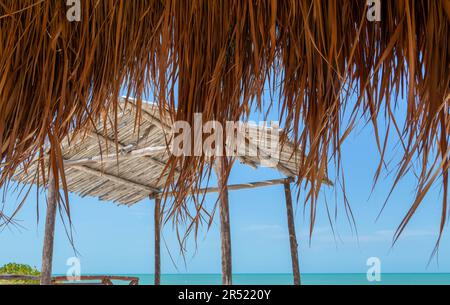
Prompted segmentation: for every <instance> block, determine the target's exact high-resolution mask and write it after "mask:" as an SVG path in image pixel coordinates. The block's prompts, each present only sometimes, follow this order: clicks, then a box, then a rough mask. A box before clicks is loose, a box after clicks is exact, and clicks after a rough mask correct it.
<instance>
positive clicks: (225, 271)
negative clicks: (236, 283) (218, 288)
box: [216, 157, 233, 285]
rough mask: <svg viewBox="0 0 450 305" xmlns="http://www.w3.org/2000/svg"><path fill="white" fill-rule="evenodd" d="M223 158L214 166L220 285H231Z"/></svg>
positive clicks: (226, 192)
mask: <svg viewBox="0 0 450 305" xmlns="http://www.w3.org/2000/svg"><path fill="white" fill-rule="evenodd" d="M225 162H226V159H225V157H219V158H218V159H217V164H216V174H217V181H218V185H219V207H220V239H221V253H222V284H223V285H232V283H233V279H232V275H233V272H232V257H231V233H230V208H229V202H228V188H227V184H226V181H225V179H224V177H225V170H226V164H225Z"/></svg>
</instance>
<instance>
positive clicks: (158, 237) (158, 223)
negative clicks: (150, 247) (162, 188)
mask: <svg viewBox="0 0 450 305" xmlns="http://www.w3.org/2000/svg"><path fill="white" fill-rule="evenodd" d="M160 284H161V199H160V198H155V285H160Z"/></svg>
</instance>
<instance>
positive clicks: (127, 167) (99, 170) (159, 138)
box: [15, 99, 299, 205]
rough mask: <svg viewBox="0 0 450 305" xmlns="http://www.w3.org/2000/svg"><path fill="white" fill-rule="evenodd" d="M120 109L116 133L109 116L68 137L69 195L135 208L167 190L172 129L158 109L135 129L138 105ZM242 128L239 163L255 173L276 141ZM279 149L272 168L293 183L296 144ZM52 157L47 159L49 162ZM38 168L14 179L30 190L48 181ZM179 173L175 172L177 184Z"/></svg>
mask: <svg viewBox="0 0 450 305" xmlns="http://www.w3.org/2000/svg"><path fill="white" fill-rule="evenodd" d="M118 106H119V111H118V112H117V122H116V126H117V127H118V128H117V133H116V131H115V129H114V128H113V127H112V125H113V123H112V122H113V120H114V116H115V113H114V112H112V111H111V112H110V113H109V115H108V116H107V117H106V119H104V120H99V121H98V122H97V123H96V124H94V125H93V126H90V127H88V128H86V129H85V130H81V131H79V132H78V133H77V134H75V135H73V134H69V135H68V136H67V137H66V138H65V139H63V141H62V151H61V152H62V157H63V159H64V167H65V179H66V183H67V190H68V191H69V192H73V193H76V194H78V195H80V196H83V197H84V196H92V197H97V198H99V199H100V200H105V201H112V202H116V203H119V204H124V205H131V204H134V203H137V202H139V201H141V200H143V199H146V198H149V197H154V196H156V195H161V193H162V191H163V190H164V188H165V184H166V183H167V176H168V171H167V170H165V169H166V167H167V166H169V164H168V160H169V158H170V151H169V150H168V148H167V147H168V146H170V140H171V135H172V129H171V128H172V127H171V126H172V123H171V121H170V116H169V114H168V112H163V113H161V112H160V111H159V107H158V106H157V105H156V104H151V103H143V104H142V112H141V114H142V119H141V120H140V121H139V122H140V123H139V125H138V126H136V120H135V118H136V115H137V106H136V104H135V102H134V101H131V100H127V101H125V99H122V100H121V101H120V102H119V103H118ZM243 128H245V129H246V130H247V132H246V134H245V135H246V139H247V140H248V141H242V143H240V145H241V146H246V147H247V148H248V149H247V154H243V155H240V156H239V159H240V160H241V162H242V163H244V164H246V165H249V166H252V167H255V168H256V167H258V166H260V165H261V162H264V160H265V159H267V158H268V153H267V152H265V149H266V148H265V147H264V146H263V145H262V144H263V143H264V139H262V137H261V135H264V136H266V137H267V138H268V137H271V136H273V135H272V134H270V133H261V129H262V128H268V127H263V126H253V125H249V124H245V126H244V127H243ZM277 140H278V139H277ZM116 144H117V145H118V149H119V150H118V154H116V149H117V148H116ZM279 149H280V159H279V162H277V163H276V164H274V165H273V167H274V168H276V169H278V170H279V171H280V172H281V173H283V174H284V175H286V176H287V177H294V176H295V175H296V173H297V172H298V167H299V163H298V157H297V156H296V154H295V153H294V146H293V144H292V143H291V142H289V141H288V142H286V143H285V145H283V146H280V147H279ZM48 157H49V156H48V155H46V156H44V158H45V159H46V160H48ZM39 165H40V164H39V163H38V162H34V164H33V165H31V166H30V167H29V168H27V170H26V171H24V170H20V171H19V172H18V173H17V175H16V176H15V179H16V180H17V181H20V182H23V183H26V184H33V183H38V181H43V180H44V179H45V177H38V175H42V173H43V172H42V171H41V170H39ZM179 170H180V169H179V168H176V169H175V179H176V178H177V176H178V173H179ZM60 185H62V184H60Z"/></svg>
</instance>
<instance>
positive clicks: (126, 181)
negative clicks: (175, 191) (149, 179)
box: [72, 165, 160, 194]
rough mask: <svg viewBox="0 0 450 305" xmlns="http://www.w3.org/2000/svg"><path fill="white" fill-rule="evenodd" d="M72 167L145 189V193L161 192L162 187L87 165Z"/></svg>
mask: <svg viewBox="0 0 450 305" xmlns="http://www.w3.org/2000/svg"><path fill="white" fill-rule="evenodd" d="M72 168H73V169H76V170H79V171H82V172H85V173H86V174H90V175H93V176H96V177H99V178H104V179H107V180H109V181H112V182H116V183H118V184H123V185H126V186H129V187H131V188H134V189H137V190H140V191H144V192H145V193H148V194H153V193H160V189H158V188H156V187H153V186H148V185H143V184H140V183H137V182H135V181H131V180H127V179H124V178H120V177H118V176H114V175H110V174H107V173H103V172H101V171H98V170H95V169H93V168H90V167H87V166H80V165H74V166H72Z"/></svg>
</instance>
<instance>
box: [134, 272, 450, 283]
mask: <svg viewBox="0 0 450 305" xmlns="http://www.w3.org/2000/svg"><path fill="white" fill-rule="evenodd" d="M127 276H135V277H139V279H140V284H141V285H151V284H153V274H127ZM301 279H302V284H304V285H450V273H387V274H382V275H381V282H369V281H368V280H367V277H366V274H364V273H359V274H358V273H355V274H344V273H340V274H323V273H321V274H311V273H309V274H302V278H301ZM292 282H293V280H292V275H290V274H234V275H233V284H236V285H291V284H292ZM161 284H163V285H220V284H221V275H220V274H163V275H162V276H161Z"/></svg>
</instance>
